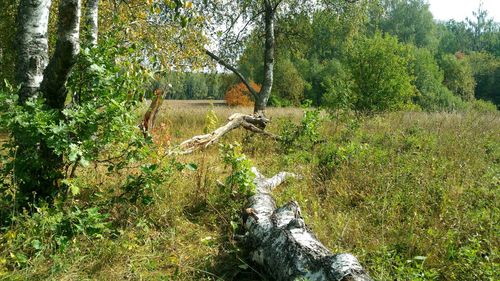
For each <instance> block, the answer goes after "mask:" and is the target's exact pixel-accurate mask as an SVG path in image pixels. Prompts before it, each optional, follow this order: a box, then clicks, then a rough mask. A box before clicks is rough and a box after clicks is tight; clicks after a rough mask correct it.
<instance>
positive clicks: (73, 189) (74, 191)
mask: <svg viewBox="0 0 500 281" xmlns="http://www.w3.org/2000/svg"><path fill="white" fill-rule="evenodd" d="M69 190H70V191H71V194H72V195H73V196H76V195H78V194H80V188H79V187H78V186H76V185H74V184H71V185H70V186H69Z"/></svg>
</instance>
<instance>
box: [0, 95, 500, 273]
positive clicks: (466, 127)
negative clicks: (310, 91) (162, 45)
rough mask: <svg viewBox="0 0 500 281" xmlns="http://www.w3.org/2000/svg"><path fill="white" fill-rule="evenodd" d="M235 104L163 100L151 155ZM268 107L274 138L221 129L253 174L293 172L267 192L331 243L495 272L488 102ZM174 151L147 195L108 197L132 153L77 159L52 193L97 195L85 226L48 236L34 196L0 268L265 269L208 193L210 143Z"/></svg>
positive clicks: (388, 268)
mask: <svg viewBox="0 0 500 281" xmlns="http://www.w3.org/2000/svg"><path fill="white" fill-rule="evenodd" d="M305 110H306V111H308V112H314V110H312V109H305ZM234 112H243V113H250V112H251V108H229V107H225V106H216V107H209V106H206V105H191V104H189V103H185V102H184V103H183V102H170V101H165V103H164V104H163V108H162V111H161V112H160V116H159V117H158V119H157V123H156V127H155V130H154V131H153V140H154V142H155V143H156V144H157V145H158V148H157V151H156V156H154V157H153V158H154V159H150V160H151V161H153V162H155V161H156V163H158V165H163V166H168V165H173V164H171V163H172V157H169V156H165V155H164V154H165V151H166V150H168V149H169V147H170V146H172V145H174V144H178V143H180V142H181V141H182V140H185V139H187V138H190V137H192V136H194V135H197V134H202V133H203V132H204V130H205V131H206V130H209V129H213V128H214V127H217V126H219V125H222V124H224V123H225V120H226V118H227V117H228V116H230V114H231V113H234ZM267 114H268V116H269V117H270V118H271V123H270V125H269V127H268V130H269V131H270V132H273V133H276V134H280V135H284V136H287V137H286V138H285V140H286V141H282V142H278V141H274V140H271V139H268V138H266V137H264V136H260V135H253V134H251V133H248V132H246V131H244V130H243V129H238V130H236V131H233V132H231V133H230V134H229V135H227V136H225V137H224V138H223V140H222V142H223V143H227V144H229V143H235V142H238V143H240V144H241V147H242V152H243V153H244V154H245V155H246V156H247V157H248V158H249V159H250V161H251V162H252V163H253V165H255V166H256V167H258V168H259V169H260V170H261V171H262V172H263V173H264V174H265V175H272V174H275V173H276V172H279V171H290V172H294V173H297V174H300V175H301V176H302V177H303V178H302V179H300V180H299V179H297V180H290V181H288V182H287V183H286V184H284V185H282V186H280V187H279V188H278V190H276V192H275V193H274V196H275V197H276V199H277V201H278V205H280V204H283V203H286V202H288V201H289V200H296V201H297V202H298V203H299V205H300V206H301V208H302V215H303V216H304V218H305V221H306V223H307V224H308V225H309V227H311V228H312V229H313V230H314V232H315V233H316V234H317V236H318V238H319V239H320V240H321V241H322V242H323V243H324V244H325V245H326V246H327V247H328V248H330V249H331V250H332V251H333V252H339V253H340V252H350V253H353V254H354V255H356V256H357V257H358V258H359V259H360V261H361V263H362V264H363V265H364V266H365V267H366V268H367V269H368V271H369V273H370V275H371V276H372V277H373V278H374V279H375V280H500V265H499V264H500V256H499V255H500V250H499V246H500V245H499V242H500V241H499V240H500V238H499V235H498V233H500V224H499V222H500V200H499V199H500V198H499V195H500V189H499V188H500V114H499V113H498V112H493V113H491V112H490V113H481V112H475V111H469V112H461V113H425V112H394V113H386V114H378V115H369V116H360V115H353V114H349V115H334V116H331V115H329V114H328V113H326V112H318V113H317V115H314V114H313V116H316V117H317V118H312V119H310V120H305V121H304V119H303V115H304V109H301V108H269V109H268V112H267ZM138 116H140V114H138ZM309 116H311V115H309ZM303 125H311V126H312V129H311V130H310V131H308V132H307V133H304V134H301V133H297V134H294V133H293V132H292V131H293V130H295V131H300V130H305V129H304V128H306V127H307V128H309V127H311V126H303ZM291 132H292V133H291ZM175 158H176V161H177V162H181V163H187V164H189V165H188V167H189V169H182V171H177V170H175V169H173V170H172V172H171V173H169V174H168V175H166V176H168V179H167V180H166V181H164V183H163V184H162V185H161V186H160V187H159V188H155V189H154V190H151V191H150V192H151V197H152V203H150V204H148V205H141V204H133V203H130V202H116V204H110V201H109V200H108V199H109V198H110V194H113V192H114V188H115V187H116V186H118V185H120V184H122V183H123V182H125V181H126V180H127V176H128V175H129V174H134V173H135V171H136V170H137V167H131V168H130V169H128V170H127V169H126V170H122V172H120V173H114V172H108V170H107V167H106V165H105V163H99V164H93V165H90V166H89V167H87V168H82V169H78V170H77V173H78V178H77V180H78V181H79V186H87V187H88V188H87V189H85V188H83V189H82V190H81V192H79V194H78V195H77V196H74V197H73V198H71V200H68V201H69V202H67V203H65V204H67V205H71V206H77V209H81V210H83V209H85V206H87V205H90V202H92V206H99V205H100V204H101V206H100V208H99V210H97V209H96V210H94V213H92V211H88V209H87V210H86V212H87V213H86V214H87V215H86V216H79V215H78V214H77V215H75V217H76V218H77V219H76V221H77V223H75V224H74V226H73V227H79V226H80V227H82V228H85V229H87V231H83V232H81V233H80V234H79V235H76V236H73V237H72V238H71V239H70V240H69V241H68V243H66V244H65V246H64V247H60V244H58V243H57V239H59V238H60V237H58V235H60V236H63V234H64V233H62V234H61V233H60V232H58V231H57V230H56V229H55V228H57V227H58V225H59V223H60V217H61V216H62V215H61V214H60V213H58V211H54V210H51V209H50V208H46V207H45V208H44V207H43V206H38V207H37V209H36V210H35V211H34V214H33V215H28V214H22V213H20V214H17V217H18V218H19V219H18V220H17V221H13V222H12V224H13V225H11V226H10V228H9V231H8V232H2V233H1V234H2V236H0V242H1V245H2V247H1V248H0V279H2V280H266V277H265V276H264V275H263V273H261V271H260V270H259V268H258V267H256V266H255V265H254V264H252V263H249V262H248V259H247V256H246V252H245V249H244V247H242V245H239V244H238V243H237V242H236V241H235V239H234V234H235V232H236V231H237V226H235V224H237V223H238V222H239V211H240V210H239V209H238V208H239V204H241V203H242V202H240V201H238V202H230V201H229V200H228V197H227V196H223V194H221V193H222V191H221V185H223V182H224V179H225V177H227V176H228V174H229V173H230V171H229V169H228V167H227V166H226V165H225V164H224V163H223V161H222V160H221V155H220V152H219V148H218V146H217V145H215V146H213V147H210V148H208V149H206V150H203V151H199V152H195V153H194V154H191V155H185V156H177V157H175ZM71 208H72V210H75V209H74V207H71ZM74 212H76V211H74ZM103 216H105V219H101V218H102V217H103ZM83 217H84V218H85V220H82V219H81V218H83ZM89 226H90V227H89ZM58 233H59V234H58ZM57 245H59V246H57ZM23 257H24V259H23Z"/></svg>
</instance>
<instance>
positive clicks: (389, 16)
mask: <svg viewBox="0 0 500 281" xmlns="http://www.w3.org/2000/svg"><path fill="white" fill-rule="evenodd" d="M382 2H383V6H384V8H385V13H386V16H385V17H383V19H382V21H381V23H380V25H381V28H382V30H383V31H385V32H388V33H390V34H392V35H394V36H397V37H398V38H399V40H401V41H402V42H405V43H412V44H414V45H416V46H417V47H425V48H428V49H431V50H433V49H435V47H436V46H437V43H438V41H437V37H436V26H435V23H434V19H433V16H432V13H431V12H430V11H429V3H427V1H424V0H384V1H382Z"/></svg>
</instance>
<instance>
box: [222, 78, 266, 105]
mask: <svg viewBox="0 0 500 281" xmlns="http://www.w3.org/2000/svg"><path fill="white" fill-rule="evenodd" d="M250 86H251V87H252V88H253V89H254V90H255V91H256V92H259V91H260V88H261V86H260V85H258V84H255V83H254V82H252V81H250ZM224 99H225V100H226V102H227V104H228V105H229V106H253V101H252V99H251V97H250V91H249V90H248V88H247V87H246V86H245V84H244V83H243V82H240V83H238V84H236V85H233V86H232V87H231V88H230V89H229V90H228V91H227V92H226V94H225V95H224Z"/></svg>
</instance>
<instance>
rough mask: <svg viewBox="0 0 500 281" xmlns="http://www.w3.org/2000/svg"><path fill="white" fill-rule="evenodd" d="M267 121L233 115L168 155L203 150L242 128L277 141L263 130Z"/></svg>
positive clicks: (184, 142)
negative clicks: (222, 124)
mask: <svg viewBox="0 0 500 281" xmlns="http://www.w3.org/2000/svg"><path fill="white" fill-rule="evenodd" d="M267 123H269V119H267V118H266V117H264V116H259V115H249V114H241V113H235V114H233V115H231V116H229V118H228V122H227V123H226V124H225V125H224V126H222V127H219V128H217V129H216V130H214V131H213V132H211V133H208V134H204V135H198V136H194V137H192V138H190V139H188V140H185V141H183V142H182V143H181V144H180V145H178V146H177V147H175V148H174V149H172V150H170V151H169V152H168V154H171V155H173V154H190V153H193V152H194V151H196V150H198V149H204V148H207V147H209V146H210V145H212V144H214V143H216V142H217V141H218V140H219V139H220V138H222V136H224V135H225V134H227V133H229V132H230V131H232V130H234V129H237V128H240V127H242V128H244V129H246V130H248V131H251V132H254V133H258V134H263V135H265V136H268V137H270V138H272V139H275V140H278V139H279V138H280V137H279V136H277V135H275V134H272V133H269V132H267V131H265V130H264V128H265V127H266V125H267Z"/></svg>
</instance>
